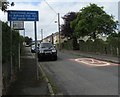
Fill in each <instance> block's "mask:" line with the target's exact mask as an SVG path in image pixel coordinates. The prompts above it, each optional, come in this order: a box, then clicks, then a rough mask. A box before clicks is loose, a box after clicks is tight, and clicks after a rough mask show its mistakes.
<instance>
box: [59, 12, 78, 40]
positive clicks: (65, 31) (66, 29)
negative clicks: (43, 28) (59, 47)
mask: <svg viewBox="0 0 120 97" xmlns="http://www.w3.org/2000/svg"><path fill="white" fill-rule="evenodd" d="M76 16H77V13H76V12H69V13H67V14H66V15H64V16H63V17H62V18H63V19H64V24H63V25H61V34H62V35H63V36H65V37H71V38H73V29H72V28H71V27H70V22H71V21H73V20H74V19H75V18H76Z"/></svg>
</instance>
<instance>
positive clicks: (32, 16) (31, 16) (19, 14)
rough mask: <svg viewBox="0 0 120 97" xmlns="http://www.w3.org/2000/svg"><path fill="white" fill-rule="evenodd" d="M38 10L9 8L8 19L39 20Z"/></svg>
mask: <svg viewBox="0 0 120 97" xmlns="http://www.w3.org/2000/svg"><path fill="white" fill-rule="evenodd" d="M38 20H39V16H38V11H20V10H8V21H38Z"/></svg>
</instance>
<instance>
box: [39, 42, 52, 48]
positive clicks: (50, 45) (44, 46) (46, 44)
mask: <svg viewBox="0 0 120 97" xmlns="http://www.w3.org/2000/svg"><path fill="white" fill-rule="evenodd" d="M40 47H41V48H50V47H53V45H52V43H41V44H40Z"/></svg>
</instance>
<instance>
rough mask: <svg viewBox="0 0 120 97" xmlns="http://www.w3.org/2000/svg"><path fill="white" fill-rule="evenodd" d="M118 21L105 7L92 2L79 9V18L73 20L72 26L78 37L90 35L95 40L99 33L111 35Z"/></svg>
mask: <svg viewBox="0 0 120 97" xmlns="http://www.w3.org/2000/svg"><path fill="white" fill-rule="evenodd" d="M117 23H118V22H117V21H114V17H113V16H112V15H111V16H110V15H109V14H107V13H106V12H105V11H104V10H103V7H99V6H97V5H96V4H90V5H89V6H87V7H84V8H82V9H81V10H80V11H79V13H78V15H77V18H76V19H75V20H74V21H72V22H71V28H72V29H74V32H75V35H76V36H77V37H80V36H82V37H84V36H90V38H92V39H94V40H95V39H96V38H97V36H98V34H104V35H109V34H111V33H113V32H115V30H116V28H117Z"/></svg>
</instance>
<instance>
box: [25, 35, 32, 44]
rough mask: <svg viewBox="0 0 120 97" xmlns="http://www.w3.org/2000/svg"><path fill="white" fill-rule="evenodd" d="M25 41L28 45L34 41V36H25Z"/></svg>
mask: <svg viewBox="0 0 120 97" xmlns="http://www.w3.org/2000/svg"><path fill="white" fill-rule="evenodd" d="M25 42H26V44H27V45H30V44H31V43H32V38H29V37H28V36H26V37H25Z"/></svg>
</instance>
